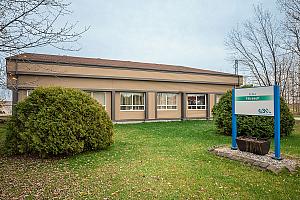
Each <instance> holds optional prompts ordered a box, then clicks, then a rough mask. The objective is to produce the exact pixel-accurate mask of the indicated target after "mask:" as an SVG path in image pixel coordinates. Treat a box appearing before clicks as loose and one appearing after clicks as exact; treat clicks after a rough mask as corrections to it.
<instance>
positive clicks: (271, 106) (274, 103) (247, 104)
mask: <svg viewBox="0 0 300 200" xmlns="http://www.w3.org/2000/svg"><path fill="white" fill-rule="evenodd" d="M237 115H258V116H271V117H274V143H275V156H274V158H275V159H278V160H280V159H281V157H280V90H279V86H278V85H274V86H270V87H255V88H239V89H235V88H233V89H232V145H231V148H232V149H237V144H236V137H237V122H236V121H237V120H236V116H237Z"/></svg>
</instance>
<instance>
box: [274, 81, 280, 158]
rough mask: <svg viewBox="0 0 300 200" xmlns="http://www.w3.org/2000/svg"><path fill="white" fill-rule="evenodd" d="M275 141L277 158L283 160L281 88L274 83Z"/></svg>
mask: <svg viewBox="0 0 300 200" xmlns="http://www.w3.org/2000/svg"><path fill="white" fill-rule="evenodd" d="M274 110H275V116H274V132H275V136H274V143H275V156H274V158H275V159H277V160H281V156H280V90H279V86H278V85H274Z"/></svg>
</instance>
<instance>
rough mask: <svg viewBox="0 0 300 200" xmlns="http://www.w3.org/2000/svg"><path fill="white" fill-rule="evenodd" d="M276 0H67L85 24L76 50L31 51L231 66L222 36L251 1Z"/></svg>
mask: <svg viewBox="0 0 300 200" xmlns="http://www.w3.org/2000/svg"><path fill="white" fill-rule="evenodd" d="M275 2H276V1H275V0H143V1H141V0H126V1H122V0H109V1H107V0H88V1H78V0H77V1H72V5H71V7H70V9H71V10H73V14H72V15H71V16H70V17H68V18H66V19H67V20H69V21H71V22H78V27H84V26H90V29H89V30H88V32H86V33H85V34H84V35H83V38H82V39H81V40H80V41H79V45H80V47H81V50H80V51H78V52H63V51H60V50H57V49H53V48H50V47H47V48H42V49H34V50H31V52H36V53H50V54H63V55H75V56H83V57H96V58H107V59H117V60H131V61H141V62H153V63H164V64H174V65H184V66H191V67H197V68H204V69H211V70H218V71H225V72H230V73H232V72H233V68H232V65H233V63H231V62H229V61H228V60H227V57H228V56H227V53H226V49H225V47H224V40H225V37H226V35H227V33H228V32H229V31H230V30H231V29H232V28H233V27H235V26H236V25H237V24H238V23H241V22H243V21H244V20H245V19H248V18H251V16H252V13H253V5H256V4H262V5H263V6H264V7H265V8H267V9H269V10H271V11H274V12H276V4H275Z"/></svg>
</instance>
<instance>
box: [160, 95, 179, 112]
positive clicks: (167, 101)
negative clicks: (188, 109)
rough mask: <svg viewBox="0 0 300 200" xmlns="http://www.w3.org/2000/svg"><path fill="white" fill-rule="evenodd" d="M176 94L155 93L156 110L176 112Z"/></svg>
mask: <svg viewBox="0 0 300 200" xmlns="http://www.w3.org/2000/svg"><path fill="white" fill-rule="evenodd" d="M177 96H178V95H177V94H174V93H157V109H158V110H177Z"/></svg>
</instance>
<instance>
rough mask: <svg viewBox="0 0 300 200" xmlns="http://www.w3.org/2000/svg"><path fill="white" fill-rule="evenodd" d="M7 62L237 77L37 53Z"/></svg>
mask: <svg viewBox="0 0 300 200" xmlns="http://www.w3.org/2000/svg"><path fill="white" fill-rule="evenodd" d="M6 60H8V61H10V60H17V61H22V62H45V63H54V64H77V65H85V66H88V65H93V66H99V67H101V66H107V67H118V68H128V69H140V70H156V71H168V72H183V73H199V74H211V75H223V76H237V75H235V74H230V73H224V72H218V71H212V70H205V69H199V68H193V67H185V66H178V65H167V64H156V63H143V62H133V61H122V60H110V59H101V58H86V57H75V56H64V55H50V54H36V53H23V54H18V55H15V56H11V57H7V58H6Z"/></svg>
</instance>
